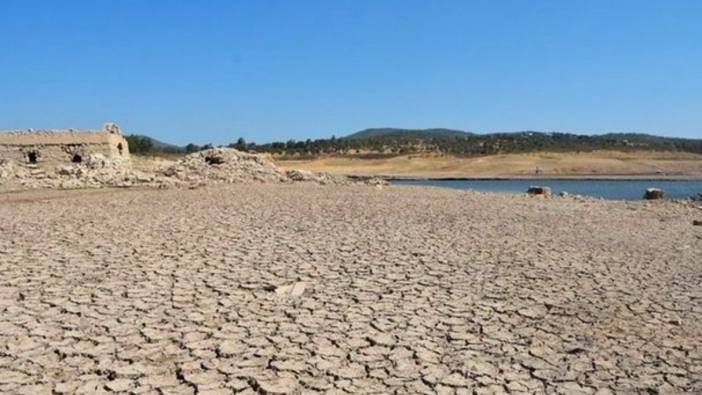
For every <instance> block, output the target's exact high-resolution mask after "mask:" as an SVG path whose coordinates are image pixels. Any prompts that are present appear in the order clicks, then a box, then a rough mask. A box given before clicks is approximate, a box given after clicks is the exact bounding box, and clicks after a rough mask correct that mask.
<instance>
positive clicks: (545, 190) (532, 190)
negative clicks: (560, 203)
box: [527, 186, 551, 196]
mask: <svg viewBox="0 0 702 395" xmlns="http://www.w3.org/2000/svg"><path fill="white" fill-rule="evenodd" d="M527 193H528V194H529V195H541V196H551V188H549V187H540V186H530V187H529V189H528V190H527Z"/></svg>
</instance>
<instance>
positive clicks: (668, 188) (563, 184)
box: [392, 179, 702, 200]
mask: <svg viewBox="0 0 702 395" xmlns="http://www.w3.org/2000/svg"><path fill="white" fill-rule="evenodd" d="M392 183H393V184H395V185H425V186H434V187H445V188H455V189H471V190H476V191H483V192H505V193H525V192H526V191H527V189H528V188H529V186H531V185H539V186H547V187H551V190H552V191H553V193H555V194H558V193H560V192H561V191H566V192H568V193H569V194H571V195H584V196H592V197H601V198H604V199H613V200H640V199H641V198H642V197H643V193H644V191H645V190H646V188H660V189H662V190H664V191H665V196H666V197H667V198H675V199H684V198H689V197H692V196H695V197H697V196H699V195H698V194H700V193H702V180H666V181H656V180H558V179H555V180H554V179H536V180H394V181H392Z"/></svg>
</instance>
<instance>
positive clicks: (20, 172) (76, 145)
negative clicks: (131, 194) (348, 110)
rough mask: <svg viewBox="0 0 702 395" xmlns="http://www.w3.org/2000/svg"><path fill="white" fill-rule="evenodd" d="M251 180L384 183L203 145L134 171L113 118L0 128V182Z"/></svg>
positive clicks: (39, 185) (82, 184)
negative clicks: (86, 124) (287, 167)
mask: <svg viewBox="0 0 702 395" xmlns="http://www.w3.org/2000/svg"><path fill="white" fill-rule="evenodd" d="M252 182H266V183H291V182H315V183H318V184H337V185H338V184H353V183H365V184H384V183H385V181H383V180H379V179H352V178H348V177H344V176H333V175H330V174H326V173H313V172H307V171H302V170H292V171H287V172H285V171H282V170H281V169H279V168H278V167H277V166H276V165H275V164H274V163H273V162H272V161H271V160H270V159H269V158H268V157H267V156H266V155H261V154H251V153H246V152H241V151H238V150H236V149H233V148H213V149H208V150H203V151H199V152H195V153H192V154H189V155H186V156H184V157H183V158H181V159H179V160H178V161H176V162H174V163H172V164H168V165H165V166H162V167H160V168H157V169H154V170H153V171H138V170H135V169H133V168H132V166H131V163H130V160H129V147H128V145H127V141H126V139H125V138H124V137H123V136H122V134H121V132H120V130H119V127H117V126H116V125H114V124H106V125H105V127H104V128H103V130H101V131H89V132H76V131H73V130H69V131H38V132H33V131H26V132H6V133H0V187H4V188H5V189H7V188H9V189H13V188H14V189H43V188H58V189H78V188H101V187H131V186H146V187H157V188H169V187H178V188H184V187H187V188H196V187H199V186H204V185H209V184H222V183H230V184H231V183H252ZM3 184H5V185H3Z"/></svg>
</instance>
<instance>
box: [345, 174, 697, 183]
mask: <svg viewBox="0 0 702 395" xmlns="http://www.w3.org/2000/svg"><path fill="white" fill-rule="evenodd" d="M351 177H358V176H353V175H352V176H351ZM364 177H365V176H364ZM376 177H379V178H382V179H384V180H387V181H528V180H535V181H536V180H545V181H690V182H696V181H702V177H700V176H657V177H650V176H636V175H611V174H609V175H603V176H586V175H583V176H577V175H576V176H553V177H549V176H542V177H536V176H533V177H532V176H505V177H419V176H384V175H378V176H376ZM359 178H363V177H359Z"/></svg>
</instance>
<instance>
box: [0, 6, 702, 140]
mask: <svg viewBox="0 0 702 395" xmlns="http://www.w3.org/2000/svg"><path fill="white" fill-rule="evenodd" d="M0 54H1V55H0V56H1V58H0V95H2V96H1V97H2V103H0V129H14V128H29V127H34V128H61V127H78V128H91V127H96V126H99V125H101V124H102V123H103V122H105V121H108V120H113V121H116V122H117V123H119V124H120V125H121V126H122V127H123V129H125V130H126V131H128V132H135V133H145V134H148V135H151V136H154V137H156V138H159V139H162V140H166V141H169V142H174V143H179V144H184V143H187V142H191V141H193V142H196V143H205V142H212V143H215V144H222V143H227V142H230V141H233V140H235V139H236V138H237V137H240V136H243V137H244V138H246V139H247V140H249V141H256V142H265V141H271V140H287V139H290V138H294V139H298V140H299V139H305V138H307V137H311V138H319V137H328V136H331V135H332V134H336V135H337V136H340V135H344V134H347V133H350V132H354V131H356V130H359V129H363V128H366V127H378V126H396V127H408V128H423V127H451V128H458V129H464V130H471V131H476V132H495V131H516V130H526V129H530V130H542V131H553V130H558V131H565V132H576V133H583V132H588V133H603V132H612V131H626V132H629V131H636V132H649V133H655V134H662V135H670V136H686V137H702V1H697V0H690V1H682V0H680V1H676V0H669V1H654V0H646V1H641V0H636V1H617V0H603V1H561V0H554V1H537V0H524V1H468V0H460V1H442V0H426V1H410V0H398V1H384V0H372V1H360V0H349V1H342V0H324V1H293V0H288V1H270V0H250V1H233V0H226V1H225V0H223V1H215V0H204V1H190V0H188V1H180V0H168V1H166V0H163V1H158V0H149V1H141V0H115V1H107V0H90V1H71V0H62V1H55V0H47V1H31V0H2V1H1V2H0Z"/></svg>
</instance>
